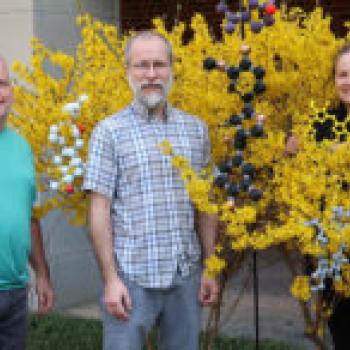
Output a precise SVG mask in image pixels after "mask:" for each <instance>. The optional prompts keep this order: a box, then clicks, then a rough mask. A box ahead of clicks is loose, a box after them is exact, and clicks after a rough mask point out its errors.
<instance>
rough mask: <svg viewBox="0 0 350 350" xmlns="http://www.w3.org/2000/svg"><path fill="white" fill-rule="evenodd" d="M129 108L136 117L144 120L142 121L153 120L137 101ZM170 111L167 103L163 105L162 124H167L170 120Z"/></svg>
mask: <svg viewBox="0 0 350 350" xmlns="http://www.w3.org/2000/svg"><path fill="white" fill-rule="evenodd" d="M131 108H132V109H133V110H134V112H135V113H136V114H137V115H138V116H140V117H141V118H142V119H144V120H146V121H148V122H150V121H151V120H154V119H155V118H154V117H153V116H152V115H150V114H149V113H148V110H147V108H146V107H145V106H144V105H143V104H142V103H140V102H139V101H137V100H136V99H135V100H134V101H133V102H132V104H131ZM171 109H172V108H171V106H170V104H169V103H168V102H167V103H166V105H165V119H164V122H168V121H169V120H170V117H171Z"/></svg>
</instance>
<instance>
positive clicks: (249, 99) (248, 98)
mask: <svg viewBox="0 0 350 350" xmlns="http://www.w3.org/2000/svg"><path fill="white" fill-rule="evenodd" d="M242 100H243V101H244V102H245V103H249V102H252V101H253V100H254V93H252V92H247V93H245V94H244V95H243V96H242Z"/></svg>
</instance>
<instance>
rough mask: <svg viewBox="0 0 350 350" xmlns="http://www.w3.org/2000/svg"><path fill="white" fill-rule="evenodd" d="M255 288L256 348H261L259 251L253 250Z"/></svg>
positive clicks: (257, 349)
mask: <svg viewBox="0 0 350 350" xmlns="http://www.w3.org/2000/svg"><path fill="white" fill-rule="evenodd" d="M253 288H254V293H253V294H254V316H255V350H259V339H260V337H259V276H258V253H257V251H256V250H254V251H253Z"/></svg>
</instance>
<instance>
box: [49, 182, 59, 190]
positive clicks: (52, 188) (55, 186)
mask: <svg viewBox="0 0 350 350" xmlns="http://www.w3.org/2000/svg"><path fill="white" fill-rule="evenodd" d="M58 185H59V183H58V182H57V181H50V184H49V186H50V189H51V190H54V191H55V190H57V189H58Z"/></svg>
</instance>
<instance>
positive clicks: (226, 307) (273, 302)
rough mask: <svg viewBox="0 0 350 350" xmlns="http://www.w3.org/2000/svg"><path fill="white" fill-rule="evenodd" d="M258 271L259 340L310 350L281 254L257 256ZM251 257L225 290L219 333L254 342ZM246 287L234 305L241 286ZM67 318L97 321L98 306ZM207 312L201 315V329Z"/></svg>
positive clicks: (72, 312)
mask: <svg viewBox="0 0 350 350" xmlns="http://www.w3.org/2000/svg"><path fill="white" fill-rule="evenodd" d="M258 268H259V291H260V293H259V320H260V337H261V339H262V338H270V339H276V340H282V341H285V342H287V343H289V344H295V346H296V347H297V349H304V350H313V349H315V348H316V347H315V345H314V344H313V343H312V342H310V341H309V340H308V339H307V338H306V337H304V320H303V316H302V313H301V309H300V306H299V304H298V302H297V301H296V300H295V299H294V298H292V296H291V295H290V292H289V288H290V284H291V274H290V272H289V270H288V268H287V266H286V265H285V263H283V262H282V260H281V253H280V252H279V251H277V250H275V249H272V250H268V251H265V252H262V253H259V255H258ZM250 269H251V261H250V257H248V258H247V261H246V262H245V263H244V267H243V268H242V271H241V272H240V273H238V274H237V275H236V276H235V277H234V278H231V279H230V280H229V282H228V284H227V286H226V288H225V292H224V297H223V306H222V310H221V321H220V325H219V330H220V333H221V334H224V335H227V336H235V337H237V336H244V337H249V338H254V336H255V323H254V306H253V301H254V299H253V294H252V283H251V278H250V275H251V271H250ZM247 278H248V279H249V283H248V286H247V288H246V290H245V291H244V293H243V295H242V297H241V298H240V300H239V302H238V303H237V305H236V307H234V305H235V301H236V298H237V295H239V294H240V293H241V289H242V286H243V285H244V282H245V281H246V280H247ZM64 312H65V313H66V314H68V315H74V316H79V317H86V318H97V319H98V318H99V317H100V316H99V315H100V313H99V307H98V305H97V303H91V304H85V305H82V306H77V307H73V308H70V309H68V310H65V311H64ZM207 315H208V312H207V311H205V312H204V313H203V326H205V324H206V319H207Z"/></svg>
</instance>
